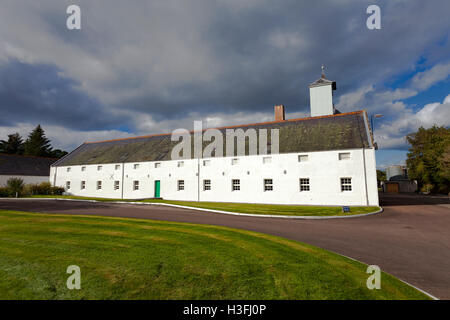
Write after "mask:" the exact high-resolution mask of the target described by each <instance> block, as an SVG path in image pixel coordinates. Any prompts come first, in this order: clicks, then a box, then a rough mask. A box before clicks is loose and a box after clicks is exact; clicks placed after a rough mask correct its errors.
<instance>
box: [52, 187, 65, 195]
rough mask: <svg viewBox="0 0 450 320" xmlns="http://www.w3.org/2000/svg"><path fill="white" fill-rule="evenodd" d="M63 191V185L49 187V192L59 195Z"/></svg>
mask: <svg viewBox="0 0 450 320" xmlns="http://www.w3.org/2000/svg"><path fill="white" fill-rule="evenodd" d="M64 191H65V189H64V188H63V187H51V193H50V194H53V195H57V196H60V195H62V194H63V192H64Z"/></svg>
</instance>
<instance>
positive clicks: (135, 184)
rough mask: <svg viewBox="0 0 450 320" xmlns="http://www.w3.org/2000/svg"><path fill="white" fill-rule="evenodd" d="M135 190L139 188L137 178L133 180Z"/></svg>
mask: <svg viewBox="0 0 450 320" xmlns="http://www.w3.org/2000/svg"><path fill="white" fill-rule="evenodd" d="M133 190H135V191H136V190H139V181H137V180H135V181H133Z"/></svg>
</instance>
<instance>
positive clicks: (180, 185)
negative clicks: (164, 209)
mask: <svg viewBox="0 0 450 320" xmlns="http://www.w3.org/2000/svg"><path fill="white" fill-rule="evenodd" d="M183 190H184V180H178V191H183Z"/></svg>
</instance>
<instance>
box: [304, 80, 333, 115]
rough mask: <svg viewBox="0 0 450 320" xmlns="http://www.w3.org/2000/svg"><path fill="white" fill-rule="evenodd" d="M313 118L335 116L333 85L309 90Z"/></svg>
mask: <svg viewBox="0 0 450 320" xmlns="http://www.w3.org/2000/svg"><path fill="white" fill-rule="evenodd" d="M309 97H310V104H311V117H318V116H327V115H331V114H334V109H333V90H332V86H331V84H329V85H324V86H318V87H312V88H309Z"/></svg>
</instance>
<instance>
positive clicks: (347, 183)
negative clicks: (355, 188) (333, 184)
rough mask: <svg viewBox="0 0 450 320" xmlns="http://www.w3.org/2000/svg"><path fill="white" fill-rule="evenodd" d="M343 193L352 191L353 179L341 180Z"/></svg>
mask: <svg viewBox="0 0 450 320" xmlns="http://www.w3.org/2000/svg"><path fill="white" fill-rule="evenodd" d="M341 191H352V178H341Z"/></svg>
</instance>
